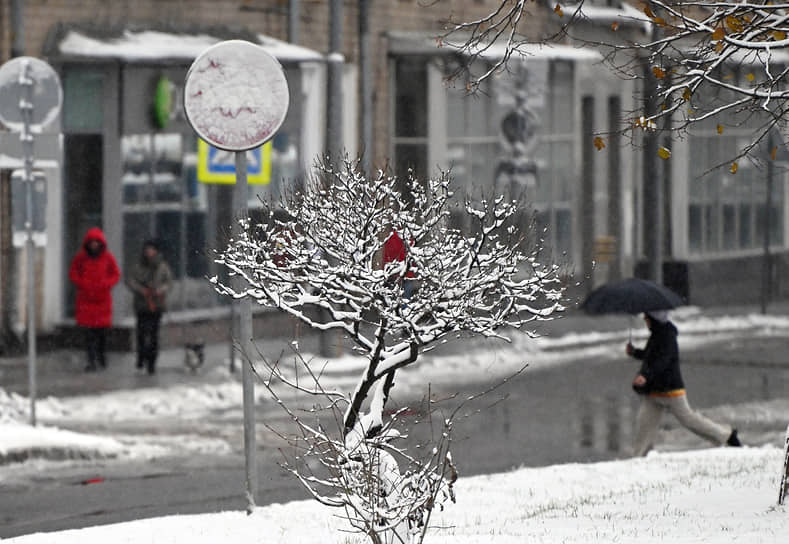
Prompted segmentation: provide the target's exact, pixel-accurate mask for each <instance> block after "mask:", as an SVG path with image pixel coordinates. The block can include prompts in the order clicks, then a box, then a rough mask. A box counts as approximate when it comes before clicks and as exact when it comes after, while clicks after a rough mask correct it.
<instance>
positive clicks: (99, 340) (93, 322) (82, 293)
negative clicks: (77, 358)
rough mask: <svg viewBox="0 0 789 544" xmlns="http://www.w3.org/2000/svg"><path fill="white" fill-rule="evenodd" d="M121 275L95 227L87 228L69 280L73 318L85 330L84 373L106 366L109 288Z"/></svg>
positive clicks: (72, 265)
mask: <svg viewBox="0 0 789 544" xmlns="http://www.w3.org/2000/svg"><path fill="white" fill-rule="evenodd" d="M120 277H121V273H120V269H119V268H118V263H117V261H116V260H115V257H114V256H113V254H112V253H110V251H109V250H108V249H107V239H106V238H105V237H104V233H103V232H102V231H101V229H100V228H98V227H93V228H91V229H88V232H87V233H85V238H84V239H83V240H82V249H80V251H79V252H78V253H77V255H76V256H75V257H74V260H72V261H71V268H70V269H69V279H70V280H71V283H73V284H74V285H75V286H76V287H77V300H76V311H75V316H74V317H75V319H76V321H77V325H79V326H80V327H83V328H84V329H85V331H86V344H87V351H88V365H87V366H86V367H85V371H86V372H92V371H94V370H96V366H97V365H98V366H99V367H101V368H105V367H106V366H107V359H106V355H105V352H106V345H107V329H109V328H110V327H111V326H112V288H113V287H114V286H115V284H116V283H118V280H120Z"/></svg>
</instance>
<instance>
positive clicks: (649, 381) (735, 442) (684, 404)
mask: <svg viewBox="0 0 789 544" xmlns="http://www.w3.org/2000/svg"><path fill="white" fill-rule="evenodd" d="M644 322H645V323H646V325H647V328H648V329H649V330H650V333H651V334H650V336H649V339H648V340H647V345H646V346H645V347H644V349H638V348H635V347H633V344H631V343H629V342H628V344H627V346H626V348H625V351H626V353H627V354H628V355H630V356H631V357H634V358H636V359H638V360H640V361H641V368H640V369H639V371H638V374H637V375H636V377H635V378H634V380H633V390H634V391H635V392H636V393H638V394H639V395H640V396H641V406H640V408H639V411H638V429H637V431H636V437H635V440H634V443H633V455H635V456H643V455H646V454H647V453H648V452H649V450H650V449H652V446H653V444H654V442H655V436H656V435H657V430H658V426H659V425H660V418H661V416H662V414H663V411H664V410H668V411H669V412H671V413H672V414H674V416H675V417H676V418H677V420H678V421H679V422H680V423H681V424H682V425H683V426H684V427H685V428H687V429H688V430H690V431H693V432H694V433H696V434H697V435H699V436H701V437H702V438H705V439H707V440H709V441H710V442H713V443H714V444H718V445H724V444H725V445H728V446H740V445H741V444H740V441H739V439H738V438H737V430H736V429H732V428H731V427H726V426H723V425H719V424H718V423H715V422H714V421H711V420H710V419H708V418H706V417H704V416H703V415H701V414H699V413H698V412H695V411H693V410H692V409H691V408H690V405H689V404H688V399H687V393H686V391H685V383H684V382H683V380H682V374H681V372H680V370H679V347H678V346H677V328H676V327H675V326H674V324H673V323H672V322H671V321H669V320H668V315H667V313H666V312H665V311H662V310H661V311H651V312H647V313H645V314H644Z"/></svg>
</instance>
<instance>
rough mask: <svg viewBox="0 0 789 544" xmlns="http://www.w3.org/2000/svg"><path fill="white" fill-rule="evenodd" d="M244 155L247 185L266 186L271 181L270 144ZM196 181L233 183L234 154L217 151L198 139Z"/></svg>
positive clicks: (234, 180)
mask: <svg viewBox="0 0 789 544" xmlns="http://www.w3.org/2000/svg"><path fill="white" fill-rule="evenodd" d="M244 153H246V154H247V183H248V184H250V185H268V183H269V182H270V181H271V142H270V141H269V142H266V143H265V144H263V145H262V146H260V147H256V148H254V149H250V150H248V151H245V152H244ZM197 180H198V181H199V182H201V183H230V184H233V183H235V182H236V159H235V152H233V151H224V150H222V149H217V148H216V147H214V146H212V145H209V144H207V143H206V142H205V141H203V140H202V139H198V140H197Z"/></svg>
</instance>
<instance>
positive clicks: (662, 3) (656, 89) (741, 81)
mask: <svg viewBox="0 0 789 544" xmlns="http://www.w3.org/2000/svg"><path fill="white" fill-rule="evenodd" d="M538 6H540V5H539V4H534V3H533V2H526V1H519V0H518V1H513V0H502V1H500V2H496V3H495V4H494V6H493V7H492V8H491V10H490V13H489V14H487V15H486V16H484V17H480V18H479V19H476V20H471V21H450V22H449V23H448V25H447V30H446V32H445V33H444V34H443V35H442V37H441V38H442V41H443V42H446V43H450V44H454V46H455V47H457V48H458V49H459V50H460V51H462V52H463V53H464V55H465V57H466V58H468V59H469V61H473V60H475V59H477V58H482V57H485V52H486V50H487V48H489V47H490V46H491V44H493V43H498V44H504V46H505V47H504V49H505V51H506V53H505V54H504V55H503V56H502V57H500V58H498V59H496V61H495V62H493V63H492V64H490V65H489V69H488V70H485V71H482V72H480V73H477V74H473V77H472V83H471V84H470V89H474V88H475V87H476V86H478V84H479V82H480V81H481V80H483V79H486V78H489V77H491V76H492V75H493V74H495V73H497V72H499V71H501V70H503V69H506V67H507V64H508V63H510V62H512V61H513V60H516V59H517V58H518V57H520V50H521V49H523V48H524V46H525V45H527V44H529V43H546V42H551V41H553V42H556V41H563V42H565V43H575V44H585V45H593V46H596V47H598V48H599V49H600V50H601V51H602V52H603V54H604V55H605V57H606V60H607V62H608V64H609V65H610V67H611V68H612V69H613V70H615V71H616V72H618V73H620V74H621V75H622V76H623V77H626V78H630V79H640V80H642V81H643V83H644V85H643V87H644V96H645V101H644V109H643V110H641V111H637V112H633V115H632V118H631V119H629V120H628V121H627V123H625V127H624V130H631V129H637V130H641V129H646V130H648V131H651V130H655V129H661V130H662V129H669V130H670V131H671V132H674V133H683V132H686V131H688V130H689V129H691V128H692V127H693V126H695V125H704V126H705V128H706V127H710V126H712V127H713V128H717V130H718V132H719V133H722V132H723V131H725V130H726V128H727V127H730V126H736V127H749V128H752V129H753V134H754V136H753V138H750V139H749V141H747V142H744V143H743V144H742V145H741V146H740V147H739V149H738V150H737V152H736V155H735V156H733V157H730V160H731V161H736V160H737V159H738V158H741V157H744V156H746V155H748V156H750V157H751V158H756V159H763V158H764V157H765V155H770V154H771V155H772V156H773V158H774V156H775V151H776V148H777V147H778V146H780V145H782V142H781V141H780V140H781V138H780V132H781V129H785V128H786V120H787V107H788V106H789V100H787V99H789V88H788V87H787V85H786V83H785V81H786V76H787V71H788V70H789V54H787V53H789V49H788V48H789V37H788V36H787V34H788V33H789V5H787V4H782V3H780V2H778V3H772V2H747V1H743V2H728V1H723V2H716V1H714V0H680V1H666V0H645V1H644V2H638V3H633V4H629V3H627V2H623V3H622V4H621V9H619V10H613V9H610V8H609V9H608V11H607V12H606V13H605V14H604V13H602V12H601V11H600V8H598V7H597V6H595V5H593V4H591V3H584V2H583V1H581V2H580V3H573V4H571V5H564V4H563V3H561V2H559V3H556V4H555V6H553V5H551V7H552V9H553V16H552V22H553V23H554V24H555V25H556V27H555V28H554V29H553V30H551V31H549V32H546V31H545V29H543V28H539V29H534V28H530V27H529V26H528V17H527V14H528V10H534V9H540V8H539V7H538ZM631 6H638V9H637V10H636V9H634V8H633V7H631ZM542 9H546V8H545V7H544V6H543V7H542ZM592 20H594V22H595V23H596V24H597V26H598V27H601V26H602V27H603V32H602V33H601V32H600V29H599V28H598V30H597V31H593V32H590V31H589V28H590V27H589V25H590V24H591V22H592ZM603 21H604V22H603ZM633 23H635V25H634V24H633ZM609 25H610V26H609ZM606 26H607V28H605V27H606ZM626 27H629V28H631V29H633V28H639V27H640V28H641V29H643V30H642V31H636V32H633V31H626V30H625V28H626ZM537 32H540V34H537ZM471 64H472V62H469V66H470V65H471ZM776 129H778V130H776ZM776 135H778V137H776ZM595 143H596V144H598V145H602V144H603V141H602V140H600V141H596V142H595ZM768 146H769V148H768ZM757 149H758V151H759V153H756V151H757ZM765 149H767V150H768V153H765V152H764V150H765ZM660 154H661V156H662V157H663V158H668V155H669V153H668V150H667V149H661V150H660ZM708 166H719V165H708ZM731 168H732V170H733V171H736V169H737V166H736V162H734V163H732V164H731Z"/></svg>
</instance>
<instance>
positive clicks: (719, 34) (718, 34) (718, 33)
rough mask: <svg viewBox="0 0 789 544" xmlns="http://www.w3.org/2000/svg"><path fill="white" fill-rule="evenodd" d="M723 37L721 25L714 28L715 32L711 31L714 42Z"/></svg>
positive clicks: (724, 32) (723, 32)
mask: <svg viewBox="0 0 789 544" xmlns="http://www.w3.org/2000/svg"><path fill="white" fill-rule="evenodd" d="M725 37H726V31H725V30H723V27H722V26H719V27H718V28H716V29H715V32H713V33H712V39H713V40H715V41H716V42H719V41H721V40H722V39H723V38H725Z"/></svg>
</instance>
